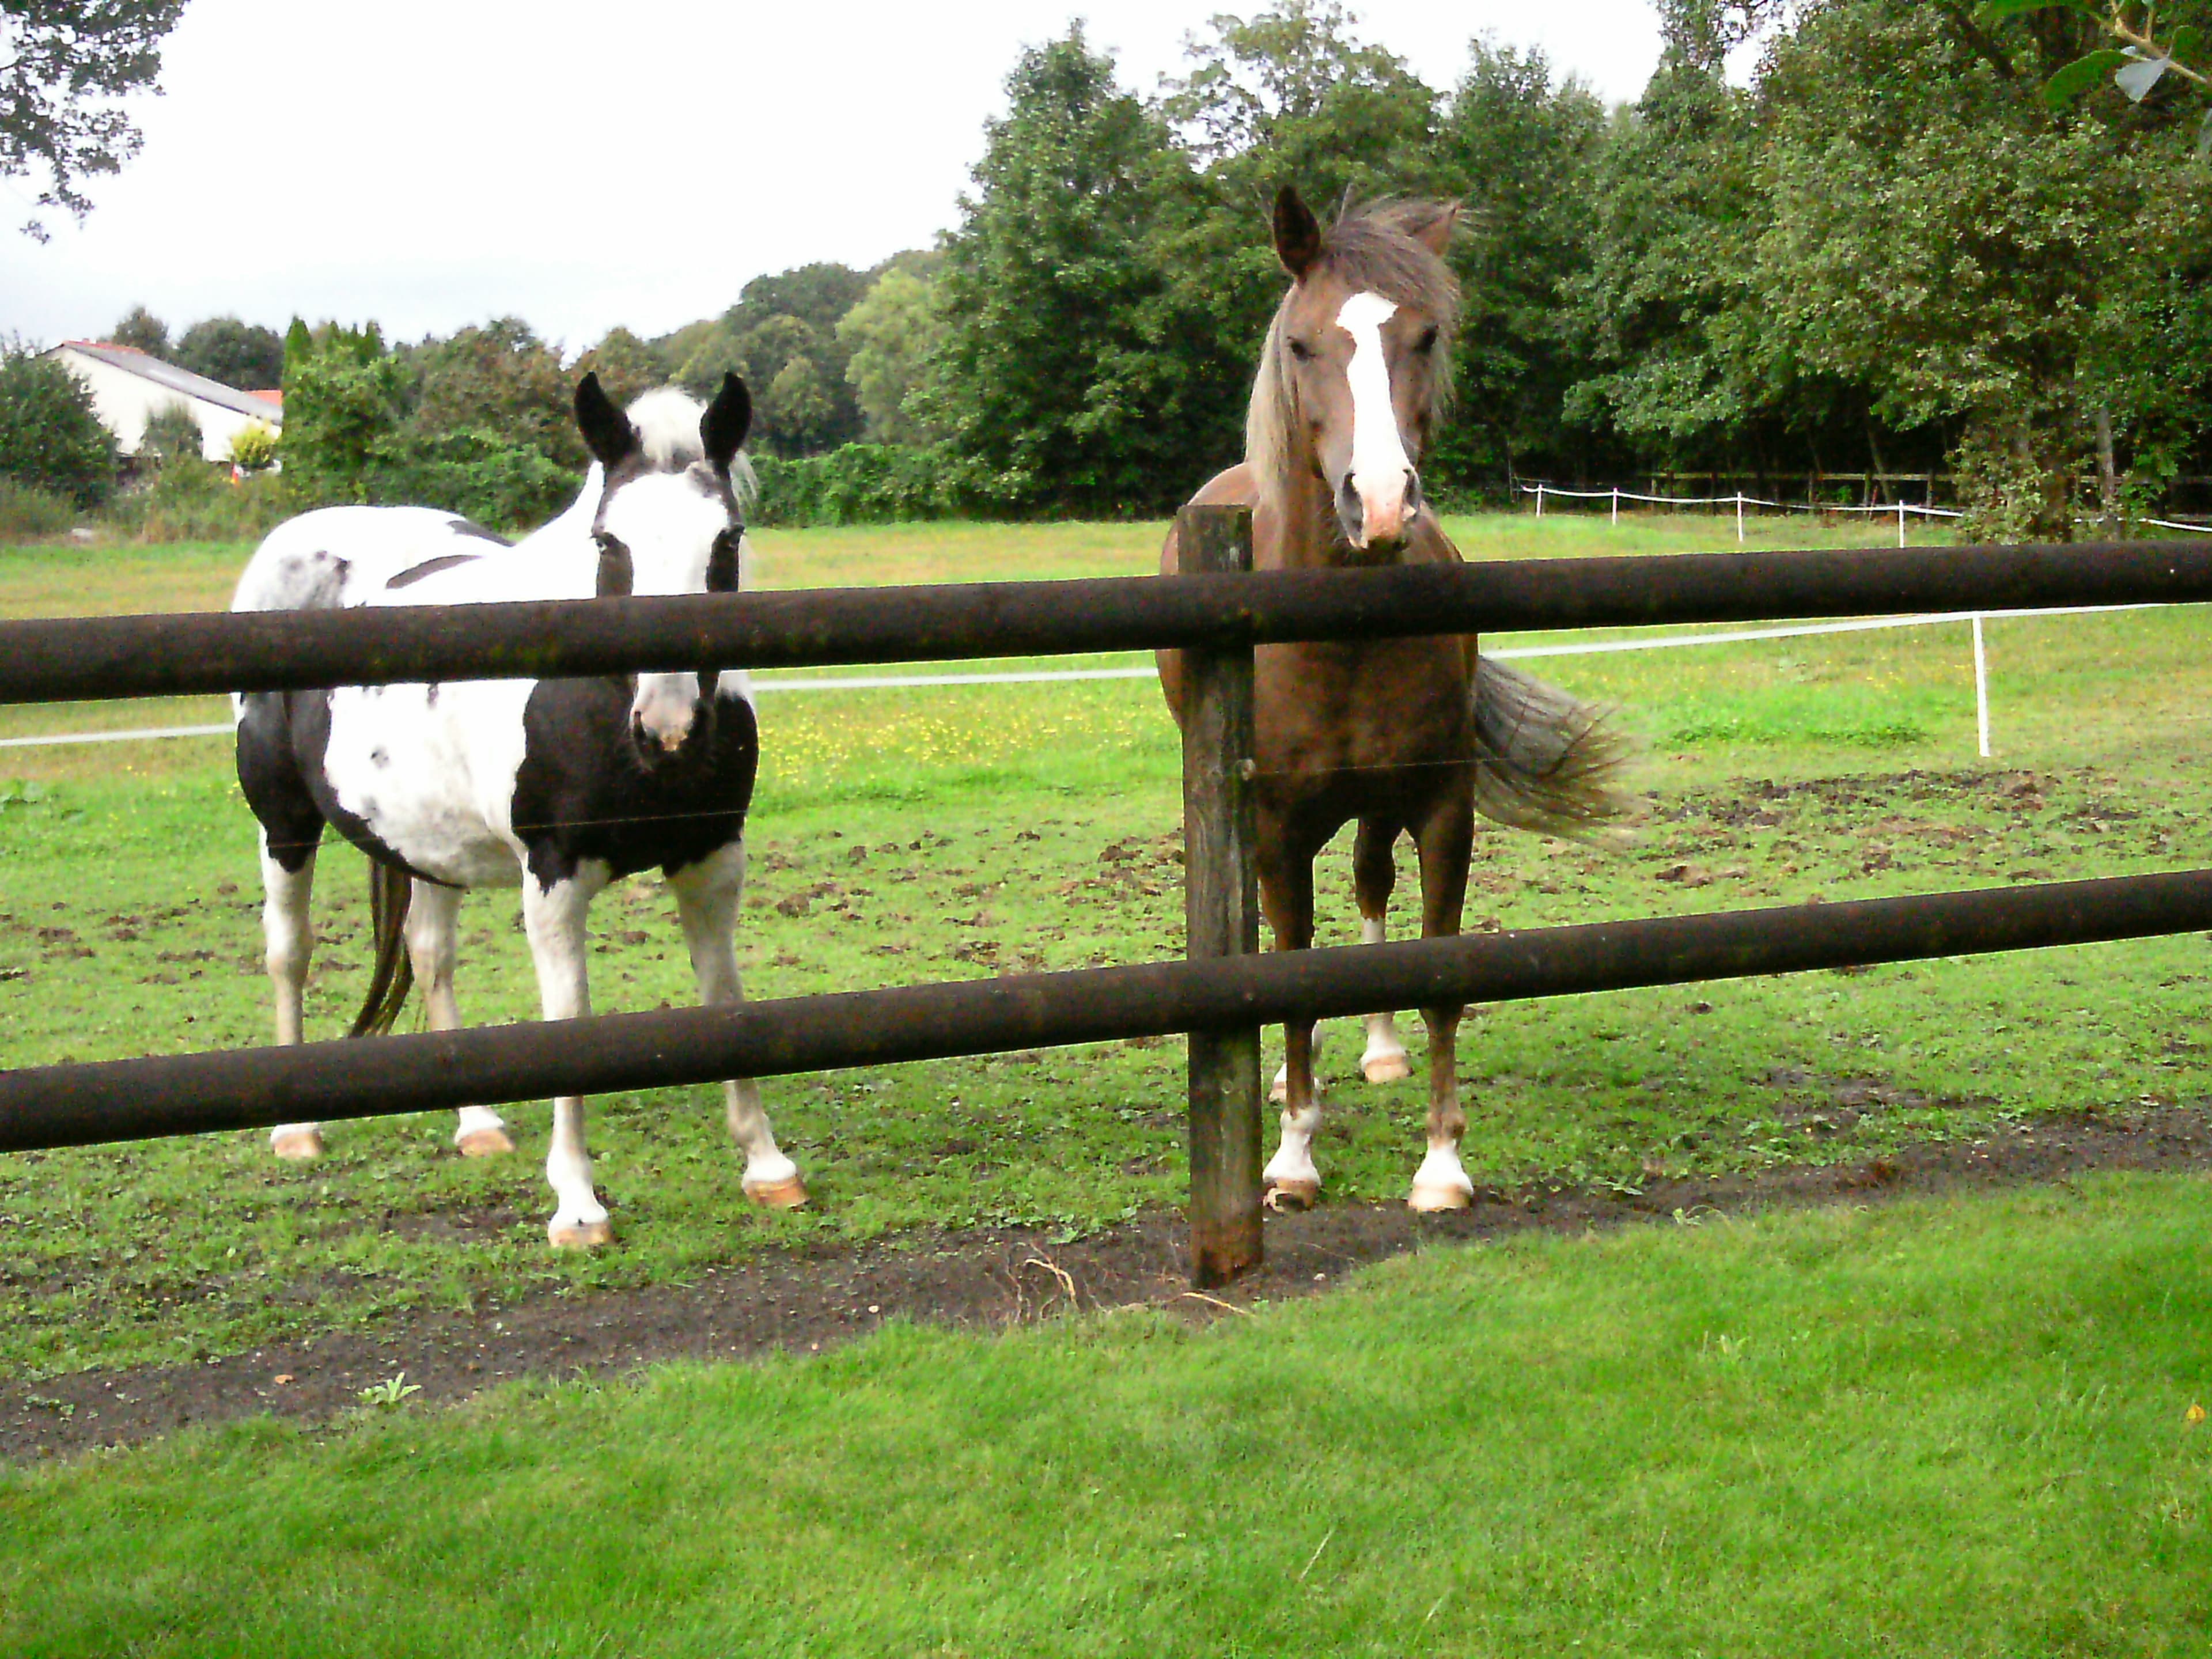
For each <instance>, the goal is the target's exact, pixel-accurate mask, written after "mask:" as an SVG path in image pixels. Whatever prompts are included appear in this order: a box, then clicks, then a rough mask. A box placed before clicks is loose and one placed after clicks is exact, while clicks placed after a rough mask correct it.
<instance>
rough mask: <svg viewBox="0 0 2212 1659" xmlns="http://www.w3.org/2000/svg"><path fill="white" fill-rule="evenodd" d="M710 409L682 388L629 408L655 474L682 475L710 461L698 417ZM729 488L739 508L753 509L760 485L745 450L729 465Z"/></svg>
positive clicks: (657, 392)
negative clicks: (734, 492)
mask: <svg viewBox="0 0 2212 1659" xmlns="http://www.w3.org/2000/svg"><path fill="white" fill-rule="evenodd" d="M706 412H707V405H706V404H702V403H701V402H700V401H699V400H698V399H697V398H694V397H693V396H692V395H691V394H690V392H686V391H684V389H683V388H682V387H681V386H661V387H659V388H657V389H656V390H654V391H652V392H647V393H646V394H645V395H644V396H643V397H641V398H639V399H638V400H637V401H636V402H635V403H634V404H631V405H630V406H629V423H630V424H631V425H632V426H634V427H635V428H637V438H638V442H639V444H640V445H641V447H642V448H643V450H644V453H645V460H646V465H647V466H649V467H651V468H652V469H653V471H655V472H681V471H684V469H685V468H686V467H688V466H690V465H693V464H694V463H696V462H699V461H703V460H705V459H707V451H706V448H705V447H704V446H703V445H702V444H701V443H700V441H699V417H700V416H702V415H704V414H705V413H706ZM730 487H731V489H733V490H735V491H736V492H737V497H738V502H739V504H740V505H742V506H747V507H750V505H751V504H752V502H753V500H754V498H755V497H756V496H757V495H759V494H760V481H759V480H758V478H757V477H755V476H754V474H753V464H752V462H751V461H750V460H749V459H746V457H745V454H744V451H743V450H740V451H738V453H737V455H736V456H735V457H734V458H732V460H731V462H730Z"/></svg>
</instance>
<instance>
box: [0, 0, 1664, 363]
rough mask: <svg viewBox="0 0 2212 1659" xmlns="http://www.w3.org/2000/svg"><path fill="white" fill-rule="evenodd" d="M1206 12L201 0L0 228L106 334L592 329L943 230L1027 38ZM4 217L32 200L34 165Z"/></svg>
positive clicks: (14, 260)
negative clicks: (97, 176) (130, 322)
mask: <svg viewBox="0 0 2212 1659" xmlns="http://www.w3.org/2000/svg"><path fill="white" fill-rule="evenodd" d="M1211 9H1213V8H1212V5H1209V4H1204V3H1194V0H1095V3H1091V4H1089V5H1079V4H1069V5H1065V6H1062V5H1060V4H1058V3H1048V4H1044V5H1039V4H1036V3H1034V0H1031V3H1026V4H1016V3H1011V0H964V3H956V4H951V5H942V4H940V5H935V6H930V5H916V4H914V3H911V0H906V3H898V4H839V3H836V0H818V3H812V4H809V3H804V0H800V3H781V4H775V5H760V4H756V3H750V0H740V3H735V4H732V3H727V0H723V3H699V0H629V3H627V4H622V3H608V0H600V3H597V4H592V5H585V4H578V3H571V0H538V3H533V4H523V3H518V0H509V3H506V4H498V5H494V4H489V3H484V0H378V3H374V4H368V3H358V0H357V3H355V4H351V5H343V6H341V5H334V4H331V3H328V0H191V5H190V6H189V8H188V9H186V11H185V16H184V21H183V22H182V23H181V24H179V27H178V28H177V31H176V33H175V34H174V35H173V36H172V37H171V40H170V42H169V46H168V49H167V66H166V69H165V71H164V73H163V76H162V84H163V86H164V88H165V89H166V92H167V96H166V97H163V98H161V99H159V100H146V101H144V102H143V103H142V104H141V106H140V114H141V125H143V128H144V130H145V134H146V147H145V149H144V151H143V153H142V154H141V155H140V156H139V157H138V159H137V161H135V162H133V163H131V165H130V166H129V167H127V168H126V169H125V172H124V173H122V175H121V176H120V177H118V178H115V179H102V180H98V181H95V183H94V185H93V187H92V191H91V193H92V195H93V197H94V202H95V204H96V205H95V206H94V210H93V213H92V216H91V218H90V219H89V220H88V222H86V224H85V225H84V226H83V227H82V228H76V227H75V226H73V225H71V224H70V222H68V219H67V216H61V217H60V218H59V219H57V218H56V217H55V216H53V215H52V214H49V215H47V216H46V217H47V220H48V223H49V225H50V227H51V228H52V230H53V240H52V242H50V243H48V244H47V245H46V246H43V247H42V246H38V245H36V244H34V243H33V242H32V241H31V240H29V239H28V238H27V237H24V236H22V235H21V234H16V233H15V231H14V229H13V228H12V224H0V249H4V252H0V331H13V332H15V333H19V334H21V335H23V336H25V337H28V338H31V339H34V340H41V341H46V342H52V341H55V340H58V339H64V338H74V337H100V336H101V335H103V334H105V333H106V331H108V330H109V328H110V327H111V326H112V325H113V324H114V322H115V320H116V319H118V317H119V316H120V315H121V314H122V313H124V312H125V310H127V309H128V308H129V307H131V306H132V305H133V304H137V303H140V302H143V303H144V304H146V305H148V306H149V307H152V309H153V310H154V312H155V313H156V314H157V315H159V316H161V318H163V319H165V320H166V321H167V322H168V323H169V324H170V325H171V327H172V329H173V330H177V329H181V328H182V326H183V325H185V324H188V323H191V322H192V321H196V320H197V319H200V318H202V317H207V316H213V315H219V314H222V313H235V314H237V315H240V316H242V317H245V318H246V319H248V320H249V321H253V322H261V323H266V324H268V325H270V326H272V327H276V328H280V329H281V328H282V327H283V325H285V323H286V322H287V321H288V320H289V319H290V318H291V317H292V316H293V315H294V314H295V313H299V314H301V315H304V316H307V318H309V319H321V318H325V317H334V318H337V319H341V320H346V321H359V320H365V319H369V318H372V317H373V318H375V319H379V320H380V321H381V322H382V323H383V324H384V325H385V328H386V332H387V333H388V334H390V335H392V336H394V337H416V336H418V335H421V334H422V333H425V332H430V331H435V332H440V333H444V332H447V331H451V330H453V329H455V328H458V327H460V326H462V325H465V324H468V323H471V322H478V321H482V320H483V319H486V318H489V317H493V316H497V315H501V314H512V315H517V316H520V317H523V318H526V319H528V320H529V321H530V322H531V323H532V324H533V325H536V326H537V327H538V330H539V331H541V332H542V333H544V334H545V335H546V336H547V337H550V338H553V339H556V340H558V341H562V342H563V343H565V344H566V345H567V346H568V349H570V350H571V351H574V350H579V349H582V348H583V347H584V346H586V345H588V344H590V343H591V342H592V340H594V339H596V338H598V337H599V335H600V334H602V333H603V332H605V330H606V329H607V328H609V327H610V326H611V325H614V324H617V323H623V324H626V325H629V327H631V328H634V329H635V330H637V331H639V332H640V333H642V334H648V335H649V334H655V333H660V332H664V331H666V330H668V329H670V328H672V327H675V326H676V325H678V324H681V323H684V322H688V321H690V320H691V319H694V318H696V317H702V316H707V315H709V314H712V313H716V312H719V311H720V310H722V309H723V308H724V307H726V306H728V305H729V304H730V303H731V302H732V301H734V300H735V299H736V298H737V296H738V290H739V289H741V288H743V287H744V284H745V283H746V281H747V280H748V279H750V278H751V277H753V276H758V275H760V274H761V273H763V272H764V271H772V270H784V269H786V268H787V267H789V266H792V265H796V264H805V263H806V262H807V261H809V260H814V259H837V260H842V261H844V262H846V263H847V264H854V265H861V266H865V265H868V264H873V263H874V262H876V261H877V260H878V259H880V258H883V257H884V256H885V255H886V254H889V253H892V252H896V251H897V250H899V249H901V248H905V247H916V246H927V245H929V243H930V242H931V241H932V240H933V239H934V237H935V236H936V234H938V233H939V231H940V230H943V229H945V228H946V227H947V226H949V225H950V224H951V222H952V219H953V213H954V208H953V202H954V197H956V196H957V194H958V192H959V191H961V189H962V188H963V186H964V185H966V183H967V179H968V172H969V168H970V167H973V166H974V164H975V160H976V158H977V156H978V155H979V154H980V153H981V144H982V125H983V122H984V121H985V119H986V118H988V117H990V116H992V115H995V114H997V113H1000V112H1001V111H1002V109H1003V107H1004V91H1003V84H1002V83H1003V82H1004V81H1005V79H1006V73H1007V71H1008V70H1010V69H1011V68H1012V65H1013V63H1014V59H1015V57H1016V55H1017V54H1018V52H1019V51H1020V49H1021V47H1022V46H1024V45H1025V44H1029V43H1033V42H1036V41H1038V40H1044V39H1048V38H1051V37H1053V36H1054V35H1057V34H1058V33H1060V30H1061V29H1062V28H1064V27H1065V26H1066V21H1067V20H1068V18H1070V17H1073V16H1077V15H1081V16H1085V17H1087V18H1088V19H1089V21H1090V30H1091V40H1092V41H1093V43H1094V44H1095V45H1097V46H1105V47H1109V48H1111V49H1112V50H1113V51H1114V52H1115V54H1116V56H1117V58H1118V60H1119V63H1120V67H1121V78H1122V82H1123V83H1124V84H1125V85H1127V86H1130V87H1133V88H1136V89H1138V90H1141V91H1145V92H1150V91H1152V89H1153V88H1155V87H1156V86H1157V84H1158V76H1160V75H1161V73H1162V72H1163V71H1167V70H1175V69H1176V67H1177V66H1178V65H1179V64H1180V63H1181V61H1182V40H1183V37H1184V36H1185V35H1186V34H1187V33H1188V32H1189V31H1190V30H1191V29H1193V28H1194V27H1198V26H1199V25H1200V23H1201V22H1202V21H1203V19H1204V17H1205V16H1206V14H1207V13H1208V12H1209V11H1210V10H1211ZM1235 9H1241V10H1243V11H1245V12H1247V13H1249V12H1250V11H1252V10H1255V9H1257V7H1256V5H1255V4H1251V3H1247V4H1245V5H1243V6H1242V7H1237V8H1235ZM1353 9H1355V10H1356V11H1357V13H1358V15H1359V16H1360V17H1361V18H1362V19H1363V21H1364V27H1363V30H1362V33H1363V34H1364V37H1365V38H1366V39H1368V40H1373V41H1376V42H1379V43H1380V44H1382V45H1383V46H1389V48H1391V49H1392V50H1393V51H1395V52H1398V53H1399V54H1400V55H1401V56H1402V57H1404V58H1407V60H1409V61H1410V63H1411V64H1412V65H1413V69H1414V70H1415V71H1416V72H1417V73H1418V74H1419V75H1420V76H1422V78H1423V79H1425V80H1426V81H1427V82H1429V83H1430V84H1431V85H1432V86H1437V87H1449V86H1451V85H1453V84H1455V82H1457V81H1458V79H1459V76H1460V74H1461V71H1462V69H1463V68H1464V65H1465V63H1466V58H1467V44H1468V40H1469V39H1470V38H1471V37H1473V36H1474V35H1477V34H1480V33H1485V32H1488V33H1490V34H1491V35H1492V38H1493V39H1494V40H1497V41H1498V43H1499V44H1502V45H1515V46H1541V47H1543V48H1544V49H1545V51H1546V52H1548V53H1549V54H1550V56H1551V58H1552V60H1553V64H1555V65H1557V66H1558V67H1559V68H1560V69H1562V70H1572V71H1574V72H1575V73H1577V74H1578V75H1579V76H1581V77H1582V78H1583V80H1584V81H1585V82H1588V83H1589V85H1590V86H1591V87H1593V88H1595V90H1596V91H1597V92H1599V93H1600V94H1602V95H1603V96H1605V97H1606V98H1607V99H1609V100H1618V99H1629V98H1633V97H1634V96H1636V94H1638V92H1639V91H1640V90H1641V89H1642V88H1643V85H1644V80H1645V78H1646V77H1647V76H1649V75H1650V71H1651V68H1652V66H1653V64H1655V63H1656V61H1657V58H1658V39H1657V33H1656V21H1655V18H1654V15H1653V13H1652V11H1651V9H1650V7H1649V5H1647V4H1646V3H1644V0H1549V3H1547V4H1546V5H1543V6H1528V5H1525V4H1523V5H1508V4H1505V3H1503V0H1474V3H1468V4H1459V5H1454V4H1450V3H1445V0H1364V3H1362V0H1356V3H1355V5H1354V8H1353ZM11 188H12V192H13V193H12V195H10V194H8V193H6V192H8V191H9V190H10V189H11ZM0 213H4V214H5V216H6V217H7V219H9V220H12V221H13V222H17V223H19V222H21V220H22V218H24V217H25V216H27V213H28V202H27V197H26V195H25V193H24V192H23V191H21V189H20V188H19V187H13V186H12V185H9V184H5V183H0Z"/></svg>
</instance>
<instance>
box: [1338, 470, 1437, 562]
mask: <svg viewBox="0 0 2212 1659" xmlns="http://www.w3.org/2000/svg"><path fill="white" fill-rule="evenodd" d="M1424 506H1425V497H1424V496H1423V495H1422V493H1421V475H1420V473H1419V471H1415V470H1414V469H1413V468H1412V467H1407V469H1406V471H1404V472H1403V473H1401V475H1399V477H1396V478H1394V479H1390V480H1388V481H1386V482H1384V483H1381V484H1380V485H1378V484H1377V483H1376V481H1374V480H1373V479H1368V478H1361V477H1358V476H1356V475H1355V474H1352V473H1349V472H1347V473H1346V474H1345V476H1344V478H1343V481H1342V482H1341V483H1339V484H1338V485H1337V487H1336V518H1337V522H1338V524H1339V525H1340V526H1342V527H1343V530H1344V538H1345V540H1346V542H1348V543H1350V544H1351V545H1352V548H1353V549H1354V550H1356V551H1358V552H1361V553H1365V554H1369V555H1371V556H1374V557H1375V558H1376V560H1377V562H1380V561H1381V560H1384V559H1388V558H1389V557H1391V556H1395V554H1397V553H1398V552H1400V551H1401V550H1403V548H1404V547H1405V545H1406V538H1407V536H1408V535H1410V534H1411V533H1412V532H1413V524H1414V521H1415V520H1418V519H1419V517H1420V516H1421V510H1422V508H1423V507H1424Z"/></svg>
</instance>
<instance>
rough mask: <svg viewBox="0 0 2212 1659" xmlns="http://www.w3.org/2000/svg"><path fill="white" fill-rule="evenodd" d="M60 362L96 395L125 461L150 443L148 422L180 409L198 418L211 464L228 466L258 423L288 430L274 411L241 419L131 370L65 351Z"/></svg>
mask: <svg viewBox="0 0 2212 1659" xmlns="http://www.w3.org/2000/svg"><path fill="white" fill-rule="evenodd" d="M55 356H57V357H58V358H59V360H60V361H61V362H62V364H63V366H64V368H67V369H68V370H69V372H70V374H74V375H76V377H77V379H78V380H82V382H83V383H84V386H85V389H86V390H87V391H88V392H91V393H92V408H93V412H94V414H95V415H97V416H100V424H101V425H102V426H105V427H106V428H107V429H108V430H109V431H110V432H112V433H113V434H114V435H115V441H116V443H117V444H118V445H119V446H120V447H121V448H122V450H123V453H125V454H126V455H136V454H137V453H138V450H139V447H140V446H141V445H143V443H144V442H145V441H146V422H148V420H149V419H150V418H152V417H153V416H155V415H158V414H160V413H161V411H162V410H165V409H171V408H174V407H175V406H176V405H178V404H184V405H185V406H186V407H187V408H189V409H190V410H191V411H192V416H193V418H194V419H196V420H197V421H198V422H199V423H200V453H201V454H202V455H203V456H204V457H205V458H206V459H209V460H210V461H227V460H228V459H230V441H231V440H232V439H233V438H234V437H236V436H237V435H239V433H240V432H241V431H243V430H244V429H245V428H247V427H249V426H252V425H253V424H254V423H255V422H260V423H261V424H263V425H264V426H271V427H276V428H280V429H281V428H282V427H283V412H282V411H281V410H277V409H276V408H274V407H272V408H271V409H270V410H269V412H268V413H267V414H266V415H241V414H240V413H239V412H238V411H237V410H234V409H225V408H224V407H223V406H222V404H211V403H208V402H205V401H204V400H203V399H201V398H189V397H186V396H185V394H184V393H183V392H172V391H171V390H169V388H168V387H167V386H157V385H155V383H154V382H153V381H151V380H145V379H143V378H142V377H141V376H139V375H137V374H131V372H130V371H129V370H127V369H121V368H116V367H115V366H114V365H113V364H112V363H106V362H101V361H100V359H99V358H97V357H91V356H86V355H85V354H84V353H82V352H81V351H72V350H70V349H69V348H68V347H66V346H64V347H63V348H62V349H60V350H59V351H58V352H57V353H56V354H55Z"/></svg>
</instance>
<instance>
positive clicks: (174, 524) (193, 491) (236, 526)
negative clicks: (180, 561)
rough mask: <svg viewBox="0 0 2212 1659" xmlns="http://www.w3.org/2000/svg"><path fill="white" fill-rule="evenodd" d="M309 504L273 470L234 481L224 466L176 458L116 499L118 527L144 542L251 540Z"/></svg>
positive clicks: (115, 520)
mask: <svg viewBox="0 0 2212 1659" xmlns="http://www.w3.org/2000/svg"><path fill="white" fill-rule="evenodd" d="M307 505H310V503H307V502H303V501H301V500H300V499H299V497H298V496H297V495H295V493H294V492H293V490H292V489H290V487H289V485H288V483H287V482H286V481H285V480H284V479H283V477H279V476H277V475H276V474H274V473H259V474H256V475H255V476H254V477H249V478H246V479H243V480H234V479H233V478H232V477H231V474H230V469H229V468H228V467H227V466H222V465H211V464H210V463H208V462H205V461H197V460H179V461H176V462H173V464H171V465H167V466H165V467H163V468H162V469H161V471H159V472H158V473H156V474H155V476H154V480H153V482H152V483H150V484H149V485H148V486H147V487H146V488H145V489H138V490H133V491H131V493H130V494H129V495H123V496H119V497H118V498H117V500H116V501H115V504H114V508H113V511H112V513H111V515H110V516H111V518H112V521H113V522H114V523H115V525H116V526H117V527H118V528H119V529H123V530H126V531H130V532H133V533H135V534H136V535H137V537H138V538H139V539H140V540H142V541H149V542H246V541H256V540H258V539H259V538H261V537H263V536H264V535H266V534H268V533H269V532H270V530H272V529H274V528H275V527H276V526H277V525H278V524H280V523H282V522H283V520H286V519H289V518H290V517H291V516H292V515H293V514H294V513H297V512H300V511H301V510H302V508H303V507H306V506H307Z"/></svg>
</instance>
